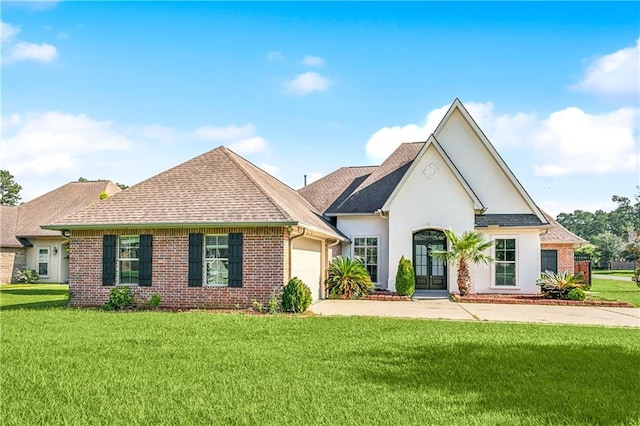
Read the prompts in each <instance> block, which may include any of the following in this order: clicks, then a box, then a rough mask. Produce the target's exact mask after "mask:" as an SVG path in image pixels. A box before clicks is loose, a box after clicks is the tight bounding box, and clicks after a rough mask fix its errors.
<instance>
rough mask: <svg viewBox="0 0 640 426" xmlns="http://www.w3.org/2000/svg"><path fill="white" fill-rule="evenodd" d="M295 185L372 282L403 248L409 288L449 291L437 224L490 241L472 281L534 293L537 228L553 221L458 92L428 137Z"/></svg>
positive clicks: (383, 283)
mask: <svg viewBox="0 0 640 426" xmlns="http://www.w3.org/2000/svg"><path fill="white" fill-rule="evenodd" d="M299 192H300V194H302V195H303V196H304V197H305V198H307V199H308V200H309V202H311V203H312V204H313V205H314V206H315V207H316V208H317V209H318V210H319V211H322V212H323V213H324V214H325V215H326V216H327V217H330V218H331V220H332V223H333V224H334V225H335V226H336V227H337V229H339V230H340V231H341V232H342V233H343V234H344V235H345V236H347V237H348V238H349V240H350V241H349V242H345V243H343V244H342V254H343V255H346V256H353V257H357V258H360V259H361V260H362V261H363V262H364V263H365V264H366V266H367V269H368V270H369V274H370V275H371V278H372V280H373V281H374V282H375V283H376V286H377V287H378V288H386V289H389V290H395V275H396V271H397V267H398V263H399V260H400V258H401V256H404V257H406V258H409V259H411V260H412V261H413V264H414V269H415V273H416V288H417V289H422V290H447V291H449V292H457V291H458V288H457V283H456V268H455V267H454V265H451V264H445V263H443V261H441V260H438V259H434V258H432V257H431V256H430V255H429V252H430V250H431V248H433V247H435V248H445V247H447V242H446V239H445V236H444V233H443V230H445V229H451V230H453V231H454V232H455V233H457V234H460V233H462V232H464V231H471V230H477V231H479V232H481V233H482V234H483V235H484V236H485V237H486V239H488V240H491V241H494V242H495V244H494V247H493V248H492V249H491V253H490V254H491V256H493V257H495V258H496V259H497V261H496V262H495V263H494V264H492V265H489V266H486V265H473V266H471V276H472V281H473V284H474V287H473V288H472V291H474V292H477V293H537V292H538V287H537V286H536V279H537V278H538V277H539V275H540V267H541V261H540V257H541V251H540V250H541V235H545V233H547V232H548V231H549V230H553V229H554V226H555V225H557V226H559V224H553V225H552V224H550V221H549V220H548V218H547V217H546V216H545V215H544V213H543V212H542V211H541V210H540V209H539V208H538V206H537V205H536V204H535V203H534V201H533V200H532V199H531V197H530V196H529V194H527V192H526V191H525V190H524V188H523V187H522V185H521V184H520V182H519V181H518V180H517V179H516V177H515V176H514V175H513V173H512V172H511V170H510V169H509V168H508V167H507V165H506V164H505V162H504V160H503V159H502V158H501V157H500V155H499V154H498V152H497V151H496V150H495V148H494V147H493V145H492V144H491V143H490V142H489V140H488V139H487V137H486V136H485V135H484V133H483V132H482V131H481V130H480V128H479V127H478V125H477V124H476V123H475V121H474V120H473V119H472V118H471V116H470V115H469V113H468V112H467V110H466V109H465V108H464V106H463V105H462V103H461V102H460V101H459V100H457V99H456V100H455V101H454V102H453V104H452V105H451V107H450V108H449V110H448V111H447V113H446V114H445V116H444V118H443V120H442V121H441V122H440V124H439V125H438V127H437V128H436V130H435V131H434V133H433V134H432V135H430V136H429V137H428V139H427V141H426V142H416V143H403V144H401V145H400V146H399V147H398V148H397V149H396V151H395V152H393V153H392V154H391V156H390V157H389V158H387V159H386V160H385V161H384V162H383V163H382V164H381V165H380V166H378V167H344V168H341V169H339V170H337V171H335V172H334V173H332V174H330V175H328V176H326V177H324V178H322V179H320V180H318V181H316V182H314V183H312V184H310V185H308V186H306V187H304V188H302V189H301V190H300V191H299ZM571 243H572V244H573V243H574V242H573V241H571ZM562 262H564V260H562ZM561 265H562V266H564V263H561Z"/></svg>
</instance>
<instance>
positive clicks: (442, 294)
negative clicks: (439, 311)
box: [411, 290, 449, 300]
mask: <svg viewBox="0 0 640 426" xmlns="http://www.w3.org/2000/svg"><path fill="white" fill-rule="evenodd" d="M411 298H412V299H413V300H431V299H448V298H449V292H448V291H447V290H416V291H415V293H413V296H412V297H411Z"/></svg>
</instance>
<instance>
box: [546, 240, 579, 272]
mask: <svg viewBox="0 0 640 426" xmlns="http://www.w3.org/2000/svg"><path fill="white" fill-rule="evenodd" d="M540 250H557V251H558V272H562V271H568V272H569V273H570V274H573V273H575V270H574V266H573V244H552V243H541V244H540Z"/></svg>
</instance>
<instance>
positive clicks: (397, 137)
mask: <svg viewBox="0 0 640 426" xmlns="http://www.w3.org/2000/svg"><path fill="white" fill-rule="evenodd" d="M464 106H465V108H466V109H467V110H468V111H469V114H471V116H472V117H473V119H474V120H475V121H476V123H478V125H479V126H480V128H481V129H482V130H483V132H484V133H485V134H486V135H488V136H489V138H490V139H491V142H492V143H493V144H495V145H496V146H500V145H514V144H518V143H519V141H521V140H522V139H523V137H525V135H526V134H527V132H530V131H531V130H532V129H533V127H534V123H535V114H526V113H517V114H514V115H509V114H502V115H497V114H496V113H495V111H494V106H493V103H491V102H484V103H479V102H468V103H465V104H464ZM448 110H449V105H444V106H442V107H440V108H436V109H434V110H432V111H430V112H429V113H428V114H427V116H426V118H425V120H424V122H423V123H422V124H406V125H404V126H393V127H383V128H382V129H380V130H378V131H376V132H375V133H374V134H373V135H371V137H370V138H369V141H368V142H367V146H366V151H367V155H368V156H369V158H371V159H372V160H374V161H382V160H384V159H385V158H387V157H388V156H389V155H390V154H391V153H392V152H393V151H394V150H395V149H396V148H397V147H398V146H399V145H400V144H401V143H402V142H419V141H426V140H427V139H428V138H429V136H430V135H431V134H432V133H433V132H434V131H435V130H436V127H438V124H440V121H442V118H443V117H444V115H445V114H446V112H447V111H448Z"/></svg>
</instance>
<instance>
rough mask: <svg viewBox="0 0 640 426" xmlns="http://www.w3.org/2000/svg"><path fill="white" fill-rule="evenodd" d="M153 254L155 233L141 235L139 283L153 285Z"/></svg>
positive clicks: (147, 285)
mask: <svg viewBox="0 0 640 426" xmlns="http://www.w3.org/2000/svg"><path fill="white" fill-rule="evenodd" d="M152 254H153V235H150V234H146V235H140V254H139V256H140V257H139V260H140V261H139V263H138V265H139V268H140V270H139V273H140V278H139V280H138V285H141V286H146V287H149V286H151V268H152V260H151V259H152V257H153V256H152Z"/></svg>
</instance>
